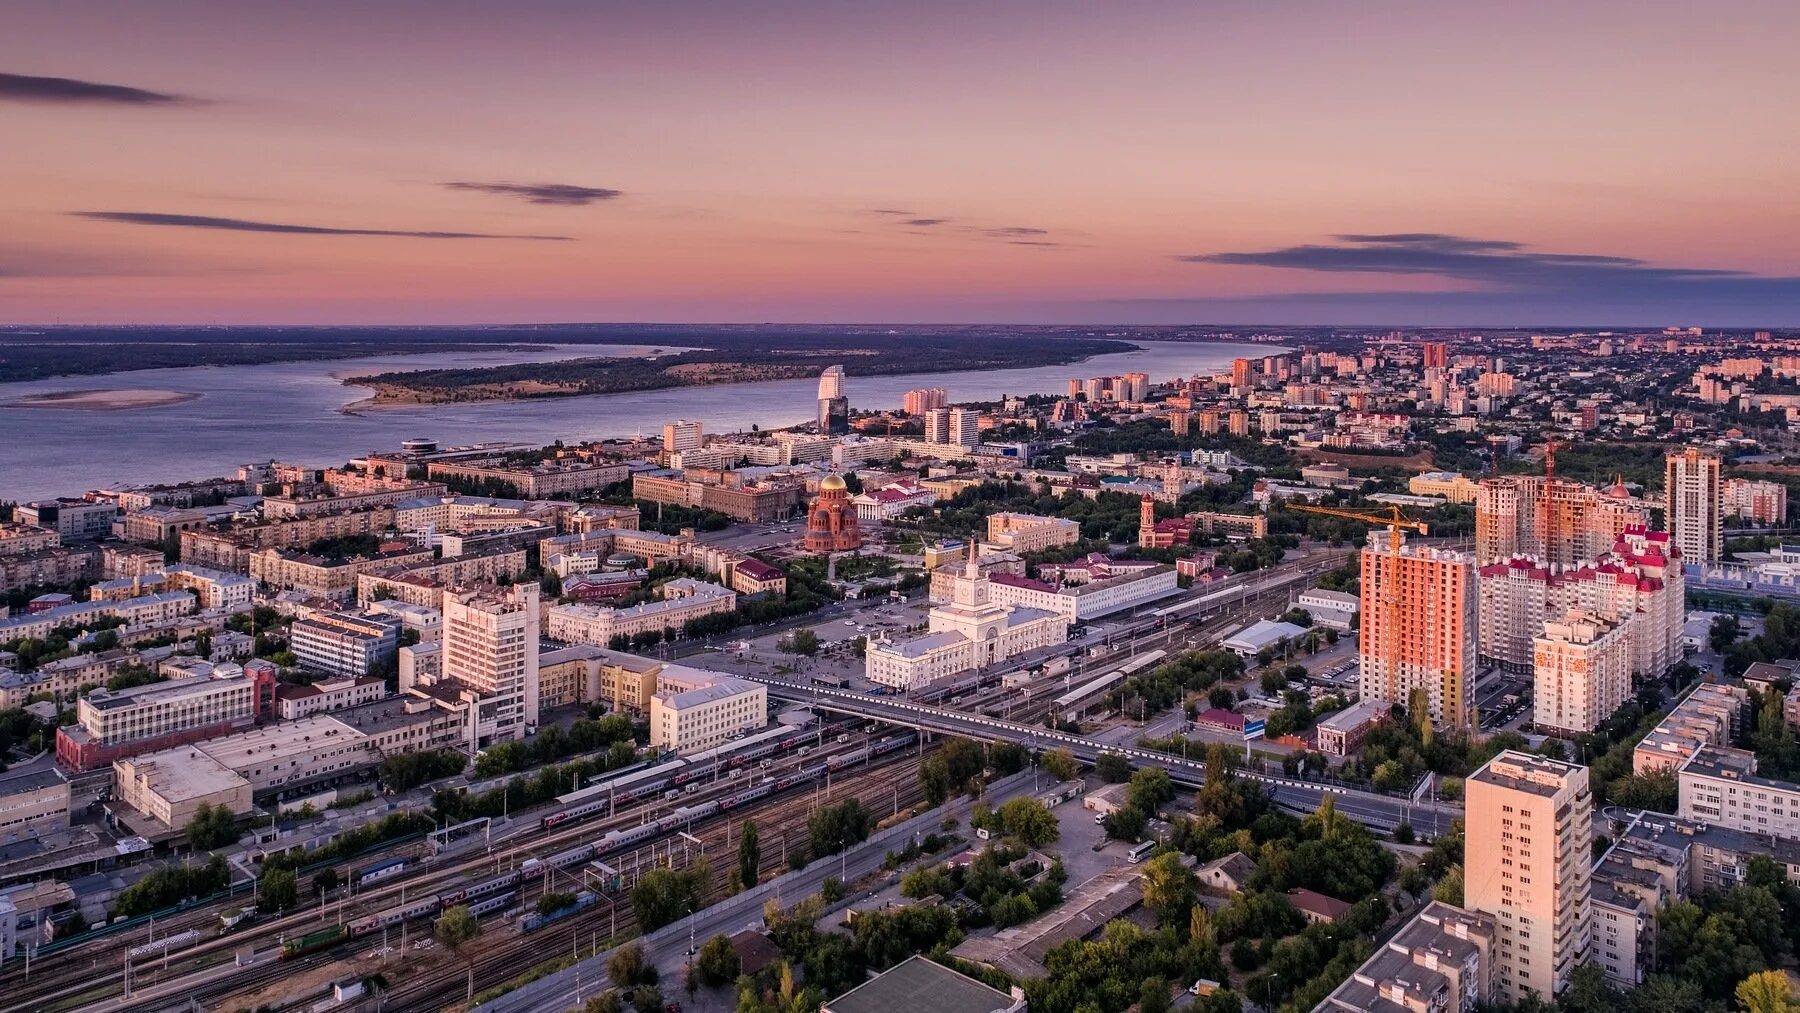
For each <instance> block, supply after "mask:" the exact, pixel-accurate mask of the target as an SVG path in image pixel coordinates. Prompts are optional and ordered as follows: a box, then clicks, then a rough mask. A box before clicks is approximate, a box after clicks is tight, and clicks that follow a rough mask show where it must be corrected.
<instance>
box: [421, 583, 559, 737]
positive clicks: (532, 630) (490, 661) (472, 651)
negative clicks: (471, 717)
mask: <svg viewBox="0 0 1800 1013" xmlns="http://www.w3.org/2000/svg"><path fill="white" fill-rule="evenodd" d="M538 626H539V620H538V585H537V584H536V583H535V582H533V583H529V584H514V585H513V586H512V587H509V588H496V587H488V588H481V589H474V590H471V589H451V590H447V591H445V592H444V636H443V647H442V659H443V660H442V665H443V673H442V674H443V678H444V679H446V680H448V681H449V682H452V683H455V684H456V685H458V686H460V687H461V688H463V689H466V690H468V691H469V692H471V693H473V694H475V695H476V696H477V697H479V698H480V706H479V707H478V708H476V711H477V715H476V718H475V721H474V725H475V727H473V728H471V729H470V735H469V737H470V740H471V741H470V743H469V745H470V748H472V749H476V750H480V749H486V748H487V747H488V746H490V745H493V744H494V743H496V742H505V741H509V740H513V739H522V738H524V737H525V736H526V735H528V734H530V733H531V732H532V731H533V730H535V729H536V727H537V716H538Z"/></svg>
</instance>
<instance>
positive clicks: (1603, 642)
mask: <svg viewBox="0 0 1800 1013" xmlns="http://www.w3.org/2000/svg"><path fill="white" fill-rule="evenodd" d="M1629 625H1630V624H1629V622H1621V621H1618V620H1616V619H1612V618H1610V617H1607V616H1602V615H1596V614H1594V613H1592V612H1585V611H1582V610H1580V609H1570V610H1569V612H1568V613H1567V614H1565V615H1564V616H1563V617H1562V618H1561V619H1554V620H1550V621H1548V622H1546V623H1544V631H1543V633H1541V634H1539V635H1538V637H1537V638H1536V639H1535V640H1534V641H1533V659H1534V663H1533V667H1532V686H1533V696H1532V706H1533V712H1532V721H1533V722H1534V723H1535V724H1536V725H1537V726H1538V727H1539V728H1540V729H1549V730H1554V731H1558V732H1563V733H1566V734H1580V733H1585V732H1591V731H1593V730H1594V728H1595V727H1597V726H1598V725H1599V724H1600V723H1601V722H1602V721H1605V720H1606V719H1607V718H1608V717H1611V716H1612V714H1613V712H1614V711H1616V710H1618V709H1619V708H1620V707H1622V706H1624V704H1625V701H1626V700H1627V699H1628V698H1629V697H1630V695H1631V643H1630V639H1629V635H1628V632H1629Z"/></svg>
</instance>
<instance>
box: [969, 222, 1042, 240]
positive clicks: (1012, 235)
mask: <svg viewBox="0 0 1800 1013" xmlns="http://www.w3.org/2000/svg"><path fill="white" fill-rule="evenodd" d="M981 234H982V235H984V236H992V237H993V238H995V239H1022V238H1024V237H1026V236H1047V235H1049V234H1050V230H1049V229H1033V228H1027V227H1026V226H1023V225H1010V226H1007V227H1006V228H1003V229H982V230H981Z"/></svg>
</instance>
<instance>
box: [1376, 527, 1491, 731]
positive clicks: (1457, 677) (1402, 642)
mask: <svg viewBox="0 0 1800 1013" xmlns="http://www.w3.org/2000/svg"><path fill="white" fill-rule="evenodd" d="M1391 539H1397V540H1398V541H1399V542H1400V547H1399V551H1398V552H1394V551H1391V550H1392V541H1391ZM1475 583H1476V576H1475V561H1474V559H1473V558H1472V557H1470V556H1468V555H1467V554H1465V553H1461V552H1452V551H1450V550H1446V549H1433V548H1427V547H1423V546H1417V545H1408V544H1406V540H1405V536H1404V535H1399V534H1398V533H1396V532H1393V530H1392V529H1388V530H1379V529H1378V530H1375V531H1371V532H1370V533H1369V545H1368V547H1367V548H1365V549H1363V551H1362V637H1361V638H1360V641H1359V645H1358V646H1359V651H1360V660H1361V664H1362V682H1361V692H1362V697H1363V699H1365V700H1385V701H1387V702H1388V703H1391V704H1400V705H1401V706H1410V705H1411V704H1412V701H1413V697H1414V693H1415V692H1420V693H1423V695H1424V697H1425V699H1426V701H1427V706H1428V708H1429V711H1430V714H1431V718H1432V720H1433V721H1438V722H1443V723H1447V724H1452V725H1459V726H1460V725H1462V724H1463V723H1465V722H1466V721H1467V720H1468V716H1469V689H1470V682H1471V680H1473V679H1474V677H1475V673H1476V667H1475V657H1476V654H1475V646H1476V639H1475V628H1476V627H1475V624H1476V594H1475Z"/></svg>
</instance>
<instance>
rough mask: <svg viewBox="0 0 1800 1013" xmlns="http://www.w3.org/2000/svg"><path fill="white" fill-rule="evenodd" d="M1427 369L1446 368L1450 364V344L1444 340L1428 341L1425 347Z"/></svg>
mask: <svg viewBox="0 0 1800 1013" xmlns="http://www.w3.org/2000/svg"><path fill="white" fill-rule="evenodd" d="M1423 351H1424V356H1425V368H1426V369H1445V368H1447V367H1448V366H1449V365H1450V346H1449V345H1446V344H1444V343H1443V342H1442V341H1427V342H1425V347H1424V349H1423Z"/></svg>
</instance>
